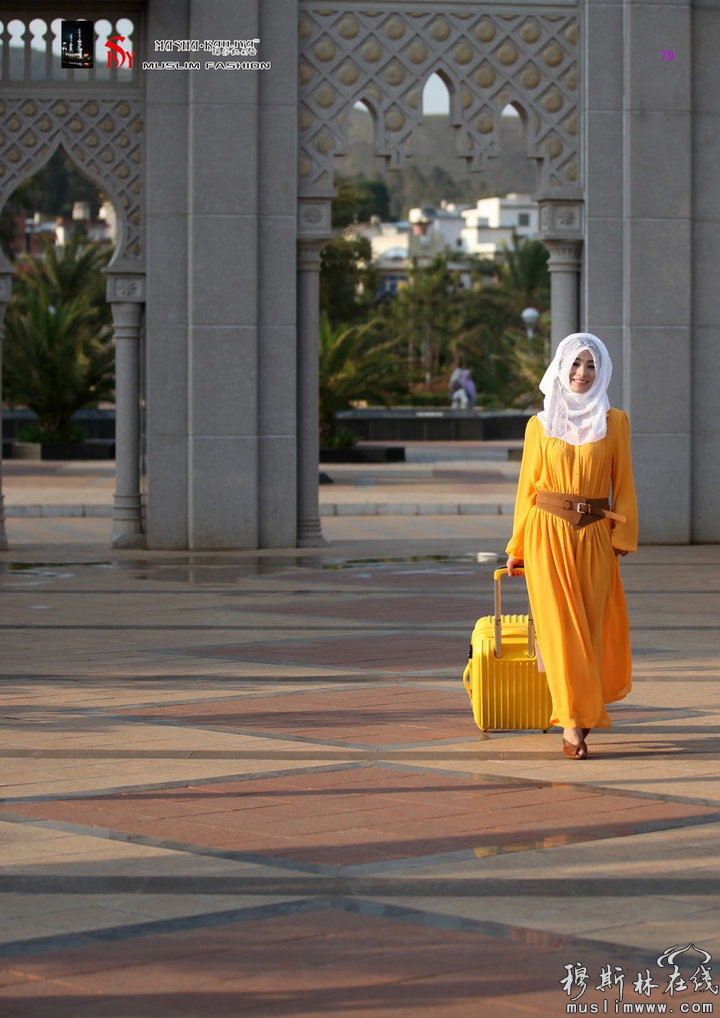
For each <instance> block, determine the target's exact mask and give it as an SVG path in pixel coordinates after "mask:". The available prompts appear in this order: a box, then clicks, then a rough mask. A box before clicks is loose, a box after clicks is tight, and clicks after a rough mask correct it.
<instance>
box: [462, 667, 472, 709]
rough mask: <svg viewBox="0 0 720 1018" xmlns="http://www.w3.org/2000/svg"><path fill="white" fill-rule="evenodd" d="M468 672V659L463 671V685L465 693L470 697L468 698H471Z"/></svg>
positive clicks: (470, 683)
mask: <svg viewBox="0 0 720 1018" xmlns="http://www.w3.org/2000/svg"><path fill="white" fill-rule="evenodd" d="M470 672H471V664H470V662H469V661H468V663H467V664H466V665H465V671H464V672H463V686H465V690H466V692H467V695H468V696H469V697H470V700H472V680H471V678H470Z"/></svg>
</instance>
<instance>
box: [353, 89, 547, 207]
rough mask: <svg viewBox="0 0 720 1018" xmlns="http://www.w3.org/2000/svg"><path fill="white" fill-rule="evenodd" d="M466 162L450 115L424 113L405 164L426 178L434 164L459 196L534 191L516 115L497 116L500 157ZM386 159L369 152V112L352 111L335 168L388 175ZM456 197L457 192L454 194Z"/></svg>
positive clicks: (532, 164) (531, 168) (531, 165)
mask: <svg viewBox="0 0 720 1018" xmlns="http://www.w3.org/2000/svg"><path fill="white" fill-rule="evenodd" d="M467 165H468V164H467V162H466V161H465V160H464V159H461V158H460V157H458V156H457V155H456V154H455V138H454V130H453V128H452V127H451V126H450V118H449V117H447V116H443V115H439V114H435V115H430V116H426V117H425V119H424V121H423V123H422V125H421V126H420V128H419V129H418V131H417V134H416V136H415V139H414V155H413V156H412V157H411V158H410V159H409V160H408V163H407V168H408V169H410V168H411V167H415V168H416V169H417V170H418V171H419V172H420V173H421V174H422V175H423V176H425V177H429V176H430V174H431V173H432V170H433V169H434V168H438V169H439V170H441V171H443V174H447V175H448V176H449V177H451V178H452V179H453V180H454V181H456V182H457V184H458V185H459V186H458V191H459V192H461V193H462V198H463V199H464V200H472V198H470V199H469V198H468V197H467V196H468V195H469V194H470V193H474V196H475V197H478V198H479V197H481V196H483V195H487V194H507V193H508V192H510V191H518V192H521V193H526V194H527V193H529V194H532V193H533V191H535V189H536V179H535V162H534V160H532V159H528V158H526V156H525V144H524V140H523V136H522V124H521V121H520V118H519V117H502V118H501V122H500V155H499V156H498V157H497V158H495V159H490V160H489V161H488V164H487V168H486V169H485V170H483V171H482V172H481V173H474V172H470V171H469V170H468V168H467ZM385 166H386V164H385V160H384V159H381V158H379V157H377V156H376V155H375V154H374V148H373V124H372V118H371V116H370V114H369V113H367V112H365V111H364V110H359V109H356V110H353V113H352V116H351V118H350V125H349V130H348V152H347V155H346V156H343V157H342V158H338V159H336V160H335V168H336V170H337V171H338V172H339V173H342V174H344V175H346V176H355V175H356V174H362V175H363V176H365V177H375V176H387V178H392V177H394V176H396V173H394V172H393V173H391V174H387V171H386V168H385ZM458 197H460V195H458Z"/></svg>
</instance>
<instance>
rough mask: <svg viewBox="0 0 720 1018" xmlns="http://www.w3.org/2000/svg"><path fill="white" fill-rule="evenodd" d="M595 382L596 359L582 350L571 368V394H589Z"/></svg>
mask: <svg viewBox="0 0 720 1018" xmlns="http://www.w3.org/2000/svg"><path fill="white" fill-rule="evenodd" d="M594 381H595V358H594V357H593V355H592V354H591V353H590V351H589V350H581V351H580V353H579V354H578V355H577V357H576V358H575V360H574V361H573V364H572V367H571V368H570V392H578V393H579V392H588V391H589V390H590V387H591V386H592V384H593V382H594Z"/></svg>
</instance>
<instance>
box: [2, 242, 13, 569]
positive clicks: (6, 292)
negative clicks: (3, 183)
mask: <svg viewBox="0 0 720 1018" xmlns="http://www.w3.org/2000/svg"><path fill="white" fill-rule="evenodd" d="M1 257H2V254H1V252H0V258H1ZM3 261H4V259H3ZM12 275H13V274H12V271H4V269H2V268H0V390H2V348H3V336H4V333H3V320H4V318H5V308H6V307H7V305H8V302H9V301H10V296H11V294H12ZM7 546H8V541H7V535H6V533H5V496H4V494H3V490H2V414H0V551H7Z"/></svg>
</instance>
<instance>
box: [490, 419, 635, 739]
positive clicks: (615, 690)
mask: <svg viewBox="0 0 720 1018" xmlns="http://www.w3.org/2000/svg"><path fill="white" fill-rule="evenodd" d="M537 491H559V492H567V493H568V494H577V495H581V496H583V497H586V498H608V497H611V508H612V509H613V511H614V512H617V513H620V514H621V515H623V516H626V517H627V522H626V523H620V522H618V521H611V520H609V519H607V518H605V519H603V520H600V521H598V522H597V523H591V524H588V525H587V526H584V527H582V528H580V529H579V530H574V529H573V528H572V526H571V524H570V523H569V522H567V520H563V519H562V518H561V517H559V516H556V515H554V514H553V513H549V512H546V511H545V510H543V509H538V508H537V506H536V505H535V492H537ZM613 547H614V548H618V549H619V550H622V551H635V550H636V547H637V500H636V496H635V483H634V480H633V473H632V461H631V454H630V426H629V423H628V419H627V416H626V414H625V413H623V411H622V410H614V409H613V410H610V411H609V412H608V417H607V434H606V435H605V437H604V438H602V439H600V440H599V441H597V442H588V443H586V444H585V445H571V444H569V443H568V442H564V441H563V440H562V439H559V438H547V436H546V435H545V429H544V428H543V426H542V424H541V423H540V421H539V420H538V418H537V417H531V418H530V420H529V421H528V424H527V429H526V432H525V446H524V449H523V458H522V465H521V468H520V478H519V481H518V491H517V499H516V503H515V520H514V527H513V536H512V538H511V540H510V543H509V544H508V546H507V549H506V550H507V554H508V555H512V556H513V557H515V558H519V559H523V561H524V564H525V578H526V581H527V585H528V593H529V595H530V604H531V606H532V612H533V616H534V618H535V626H536V631H537V636H538V642H539V644H540V650H541V654H542V659H543V662H544V665H545V669H546V673H547V681H548V686H549V687H550V693H551V695H552V702H553V716H552V718H551V719H550V720H551V723H552V724H555V725H562V726H563V727H564V728H576V727H578V728H609V727H610V719H609V717H608V715H607V712H606V710H605V704H607V703H612V702H614V701H615V700H622V698H623V697H625V696H627V694H628V693H629V692H630V688H631V684H632V683H631V672H632V658H631V650H630V629H629V624H628V615H627V606H626V603H625V594H624V591H623V588H622V581H621V579H620V568H619V563H618V559H617V556H616V555H615V553H614V552H613Z"/></svg>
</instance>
